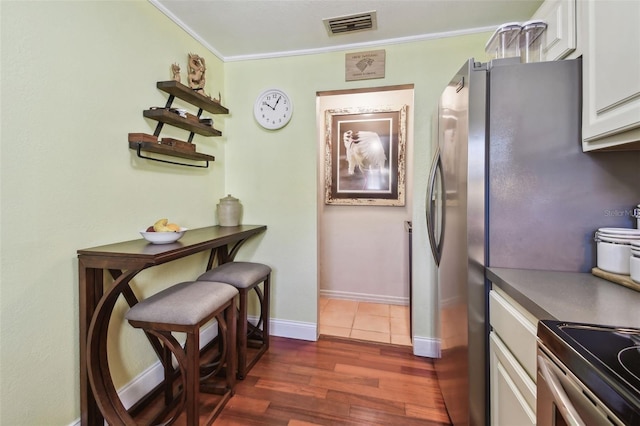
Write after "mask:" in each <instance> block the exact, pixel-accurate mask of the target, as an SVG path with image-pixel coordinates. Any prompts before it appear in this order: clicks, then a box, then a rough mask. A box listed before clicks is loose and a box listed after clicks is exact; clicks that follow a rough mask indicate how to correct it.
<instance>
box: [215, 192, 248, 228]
mask: <svg viewBox="0 0 640 426" xmlns="http://www.w3.org/2000/svg"><path fill="white" fill-rule="evenodd" d="M216 208H217V212H218V223H219V224H220V226H238V225H239V224H240V214H241V213H242V206H241V205H240V201H239V200H238V199H237V198H234V197H232V196H231V194H229V195H227V196H226V197H224V198H221V199H220V204H218V205H217V206H216Z"/></svg>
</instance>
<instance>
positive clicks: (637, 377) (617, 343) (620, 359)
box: [538, 320, 640, 425]
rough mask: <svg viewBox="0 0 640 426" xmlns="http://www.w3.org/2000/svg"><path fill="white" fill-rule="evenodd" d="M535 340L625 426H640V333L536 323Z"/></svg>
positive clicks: (609, 328) (542, 322)
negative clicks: (536, 334) (536, 332)
mask: <svg viewBox="0 0 640 426" xmlns="http://www.w3.org/2000/svg"><path fill="white" fill-rule="evenodd" d="M538 339H539V340H540V342H541V343H542V344H543V345H544V346H546V347H547V348H548V349H549V350H550V351H551V352H552V353H553V354H554V355H555V356H556V357H557V358H558V359H559V360H560V361H562V362H563V363H564V365H565V366H566V367H567V369H569V370H570V371H571V372H572V373H573V374H574V375H575V376H576V377H577V378H578V379H580V381H581V382H582V383H583V384H584V385H585V386H586V387H587V388H589V390H591V392H593V393H594V395H596V396H597V397H598V398H599V399H600V401H601V402H602V403H603V404H604V405H606V406H607V407H608V408H609V409H610V410H611V411H612V412H613V413H615V415H616V416H617V417H618V418H619V419H620V420H621V421H623V422H624V424H627V425H640V329H637V328H622V327H608V326H601V325H592V324H577V323H567V322H562V321H550V320H545V321H540V322H539V323H538Z"/></svg>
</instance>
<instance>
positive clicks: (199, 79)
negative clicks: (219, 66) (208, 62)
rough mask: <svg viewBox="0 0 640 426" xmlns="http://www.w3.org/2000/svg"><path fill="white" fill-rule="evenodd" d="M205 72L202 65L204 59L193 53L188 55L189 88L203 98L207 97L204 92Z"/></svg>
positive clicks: (204, 67)
mask: <svg viewBox="0 0 640 426" xmlns="http://www.w3.org/2000/svg"><path fill="white" fill-rule="evenodd" d="M206 70H207V68H206V66H205V64H204V58H202V57H200V56H198V55H195V54H193V53H189V87H191V88H192V89H193V90H195V91H197V92H199V93H200V94H201V95H204V96H207V94H206V93H205V92H204V84H205V82H206V77H205V71H206ZM207 97H208V96H207Z"/></svg>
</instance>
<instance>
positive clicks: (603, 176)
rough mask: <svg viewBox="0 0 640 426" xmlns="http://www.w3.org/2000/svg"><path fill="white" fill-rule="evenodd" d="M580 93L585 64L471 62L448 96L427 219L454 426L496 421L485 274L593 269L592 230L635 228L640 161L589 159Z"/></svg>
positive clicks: (444, 385) (441, 372)
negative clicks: (633, 213)
mask: <svg viewBox="0 0 640 426" xmlns="http://www.w3.org/2000/svg"><path fill="white" fill-rule="evenodd" d="M581 86H582V82H581V61H580V60H579V59H577V60H566V61H555V62H540V63H530V64H521V63H520V62H519V61H518V60H514V59H501V60H494V61H492V62H490V63H477V62H475V61H474V60H473V59H471V60H469V61H468V62H467V63H466V64H465V65H464V66H463V67H462V68H461V69H460V71H459V72H458V73H457V74H456V75H455V76H454V78H453V79H452V80H451V82H450V83H449V85H448V86H447V87H446V88H445V90H444V92H443V94H442V96H441V99H440V102H439V111H438V139H439V140H438V149H437V153H436V155H435V158H434V161H433V164H432V167H431V172H430V179H429V185H428V188H427V212H426V219H427V228H428V231H429V240H430V243H431V248H432V252H433V255H434V259H435V261H436V263H437V265H438V306H439V320H438V327H439V330H440V336H439V339H440V345H441V347H440V352H441V357H440V358H439V359H437V360H436V363H435V364H436V372H437V375H438V381H439V384H440V387H441V390H442V394H443V397H444V400H445V404H446V406H447V410H448V412H449V416H450V417H451V420H452V422H453V424H455V425H458V424H471V425H484V424H489V420H490V419H489V410H488V407H489V406H490V405H489V394H488V386H489V383H488V377H489V376H488V362H487V359H488V357H487V350H488V349H487V348H488V344H487V342H488V333H489V325H488V315H487V309H488V307H487V306H488V288H489V284H488V282H487V281H486V279H485V266H495V267H505V268H523V269H541V270H559V271H580V272H588V271H590V268H591V267H592V266H595V264H596V260H595V243H594V242H593V235H594V232H595V230H597V228H599V227H605V226H607V227H634V222H633V217H631V210H632V209H633V206H634V205H635V204H637V202H638V201H639V200H640V185H639V184H638V182H640V152H601V153H594V154H587V153H583V152H582V147H581V130H580V129H581ZM634 203H635V204H634ZM627 213H628V214H627ZM585 291H587V290H586V289H585Z"/></svg>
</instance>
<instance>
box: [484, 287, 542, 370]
mask: <svg viewBox="0 0 640 426" xmlns="http://www.w3.org/2000/svg"><path fill="white" fill-rule="evenodd" d="M531 317H532V315H531V314H530V313H528V312H527V311H526V310H525V309H524V308H523V307H522V306H520V305H518V304H517V303H516V302H515V301H514V300H512V299H511V298H509V297H508V296H507V295H506V294H503V293H499V292H498V290H496V289H495V288H494V289H493V290H491V291H490V292H489V323H490V324H491V328H492V329H493V330H494V332H495V333H496V334H497V335H498V336H500V339H501V341H502V342H504V344H505V345H506V346H507V348H508V349H509V351H510V352H511V353H512V354H513V355H514V356H515V358H516V359H517V361H518V363H520V364H521V365H522V366H523V367H524V369H525V371H526V372H527V373H528V374H529V377H531V379H532V380H535V377H536V350H537V340H536V324H537V320H535V319H533V318H531ZM534 321H536V322H534Z"/></svg>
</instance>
